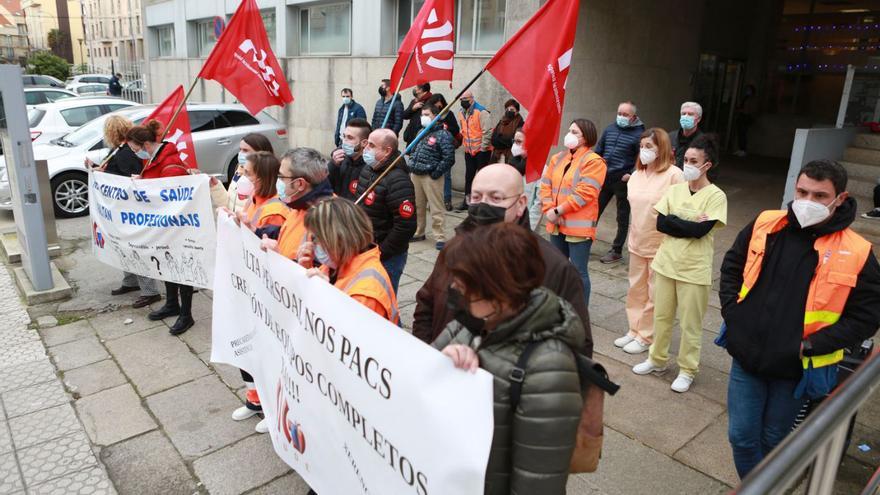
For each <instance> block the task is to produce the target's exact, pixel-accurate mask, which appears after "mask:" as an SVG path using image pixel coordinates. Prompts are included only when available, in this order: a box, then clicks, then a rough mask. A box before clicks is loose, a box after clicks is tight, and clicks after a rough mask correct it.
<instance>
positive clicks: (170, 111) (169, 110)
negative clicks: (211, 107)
mask: <svg viewBox="0 0 880 495" xmlns="http://www.w3.org/2000/svg"><path fill="white" fill-rule="evenodd" d="M183 97H184V93H183V86H178V87H177V89H175V90H174V91H172V92H171V94H170V95H168V96H167V97H166V98H165V100H164V101H162V103H160V104H159V106H158V107H156V109H155V110H153V113H151V114H150V115H149V116H148V117H147V118H146V119H144V122H145V123H146V122H149V121H150V120H151V119H156V120H158V121H159V122H160V123H161V124H162V129H163V132H164V129H165V126H166V125H167V124H168V122H170V121H171V117H173V116H174V112H175V111H177V109H178V108H179V107H180V105H181V103H183ZM165 141H168V142H169V143H174V145H175V146H177V151H179V152H180V158H181V159H182V160H183V163H184V165H186V166H187V167H188V168H199V165H198V163H196V149H195V147H194V146H193V139H192V130H191V128H190V126H189V113H187V111H186V106H185V105H184V107H183V108H181V109H180V113H179V114H177V117H176V118H175V119H174V122H173V123H172V124H171V127H170V128H169V129H168V132H165Z"/></svg>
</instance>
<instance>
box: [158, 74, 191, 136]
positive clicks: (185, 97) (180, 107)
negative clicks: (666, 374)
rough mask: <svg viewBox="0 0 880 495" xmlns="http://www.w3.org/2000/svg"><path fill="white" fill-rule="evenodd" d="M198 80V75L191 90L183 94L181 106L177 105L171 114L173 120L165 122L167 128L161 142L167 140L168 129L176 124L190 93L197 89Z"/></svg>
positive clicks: (163, 132)
mask: <svg viewBox="0 0 880 495" xmlns="http://www.w3.org/2000/svg"><path fill="white" fill-rule="evenodd" d="M198 82H199V77H198V76H196V78H195V79H194V80H193V82H192V84H191V85H190V87H189V90H188V91H187V92H186V94H185V95H183V101H182V102H180V106H179V107H177V109H176V110H174V113H173V114H171V120H169V121H168V123H167V124H165V130H164V131H162V137H161V138H160V139H159V142H160V143H161V142H162V141H164V140H165V136H167V135H168V131H169V130H170V129H171V125H172V124H174V121H175V120H177V116H178V115H180V111H181V110H183V108H184V107H185V106H186V100H188V99H189V95H191V94H192V92H193V90H194V89H196V84H198Z"/></svg>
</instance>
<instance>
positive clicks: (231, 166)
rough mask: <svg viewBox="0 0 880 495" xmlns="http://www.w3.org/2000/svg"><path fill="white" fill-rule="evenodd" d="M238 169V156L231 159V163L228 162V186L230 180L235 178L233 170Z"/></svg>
mask: <svg viewBox="0 0 880 495" xmlns="http://www.w3.org/2000/svg"><path fill="white" fill-rule="evenodd" d="M237 168H238V155H236V156H234V157H232V161H231V162H229V168H228V169H227V170H226V183H227V184H229V183H230V182H232V178H233V177H234V176H235V170H236V169H237Z"/></svg>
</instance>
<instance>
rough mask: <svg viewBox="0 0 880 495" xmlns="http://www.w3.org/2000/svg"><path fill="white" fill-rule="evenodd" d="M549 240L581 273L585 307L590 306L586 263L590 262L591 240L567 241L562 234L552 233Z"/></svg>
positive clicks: (588, 276)
mask: <svg viewBox="0 0 880 495" xmlns="http://www.w3.org/2000/svg"><path fill="white" fill-rule="evenodd" d="M550 242H551V243H552V244H553V245H554V246H556V248H557V249H559V250H560V251H561V252H562V254H564V255H565V257H566V258H568V259H569V260H570V261H571V264H572V265H574V267H575V268H576V269H577V271H578V273H580V274H581V280H582V281H583V282H584V297H586V299H587V307H588V308H589V307H590V272H589V271H588V270H587V264H588V263H589V262H590V248H592V247H593V240H592V239H587V240H585V241H583V242H568V241H566V240H565V235H563V234H553V235H551V236H550Z"/></svg>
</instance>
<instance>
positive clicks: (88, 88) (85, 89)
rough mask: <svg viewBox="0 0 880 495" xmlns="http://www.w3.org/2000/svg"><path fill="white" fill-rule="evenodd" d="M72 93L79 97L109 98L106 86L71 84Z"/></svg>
mask: <svg viewBox="0 0 880 495" xmlns="http://www.w3.org/2000/svg"><path fill="white" fill-rule="evenodd" d="M70 88H71V89H70V91H73V92H74V93H76V94H77V96H107V95H108V94H109V91H108V88H109V86H107V85H106V84H71V85H70Z"/></svg>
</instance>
